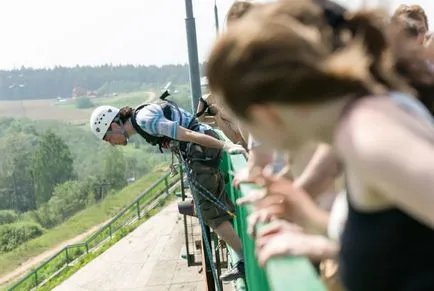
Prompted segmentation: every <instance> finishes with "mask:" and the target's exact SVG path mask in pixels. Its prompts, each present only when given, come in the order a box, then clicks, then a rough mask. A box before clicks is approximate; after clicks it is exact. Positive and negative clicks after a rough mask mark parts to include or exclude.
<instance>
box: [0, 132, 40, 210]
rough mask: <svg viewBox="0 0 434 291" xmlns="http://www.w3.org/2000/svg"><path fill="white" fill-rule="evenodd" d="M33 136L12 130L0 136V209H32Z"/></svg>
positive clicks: (33, 197) (33, 194)
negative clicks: (12, 131)
mask: <svg viewBox="0 0 434 291" xmlns="http://www.w3.org/2000/svg"><path fill="white" fill-rule="evenodd" d="M33 144H34V137H33V136H31V135H27V134H24V133H22V132H14V133H11V134H9V135H6V136H4V137H2V138H0V152H1V153H2V154H1V155H0V209H14V210H16V211H19V212H24V211H27V210H31V209H35V208H36V203H35V191H34V190H35V189H34V184H33V177H32V174H31V159H29V157H31V156H32V155H33V152H34V150H33V149H32V147H33Z"/></svg>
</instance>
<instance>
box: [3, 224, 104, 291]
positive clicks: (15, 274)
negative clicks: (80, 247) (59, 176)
mask: <svg viewBox="0 0 434 291" xmlns="http://www.w3.org/2000/svg"><path fill="white" fill-rule="evenodd" d="M107 222H108V221H107ZM107 222H103V223H101V224H98V225H96V226H94V227H92V228H90V229H89V230H87V231H86V232H83V233H82V234H80V235H78V236H76V237H74V238H72V239H70V240H67V241H64V242H62V243H61V244H59V245H57V246H55V247H54V248H52V249H51V250H48V251H46V252H43V253H42V254H39V255H37V256H35V257H33V258H31V259H29V260H27V261H25V262H24V263H22V264H21V266H20V267H18V268H17V269H15V270H13V271H12V272H10V273H7V274H6V275H4V276H2V277H1V278H0V288H3V287H5V286H4V285H6V284H8V283H10V282H11V281H14V280H16V279H18V278H19V277H21V276H23V275H24V274H25V273H27V272H28V271H29V270H31V269H32V268H34V267H36V266H37V265H39V264H40V263H42V262H43V261H44V260H46V259H48V258H49V257H51V256H53V255H54V254H56V253H57V252H58V251H60V250H61V249H63V248H64V247H66V246H67V245H71V244H75V243H79V242H81V241H82V240H83V239H85V238H86V237H87V236H88V235H90V234H92V233H94V232H95V231H97V230H98V229H99V228H100V227H102V226H103V225H104V224H105V223H107Z"/></svg>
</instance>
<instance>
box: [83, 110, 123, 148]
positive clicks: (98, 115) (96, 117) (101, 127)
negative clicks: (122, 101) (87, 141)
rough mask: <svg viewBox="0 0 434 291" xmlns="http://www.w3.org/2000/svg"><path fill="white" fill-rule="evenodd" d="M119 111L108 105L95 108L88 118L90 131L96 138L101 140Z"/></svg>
mask: <svg viewBox="0 0 434 291" xmlns="http://www.w3.org/2000/svg"><path fill="white" fill-rule="evenodd" d="M118 113H119V109H118V108H116V107H113V106H109V105H102V106H98V107H97V108H95V110H94V111H93V112H92V115H91V116H90V129H91V130H92V132H93V133H94V134H95V135H96V137H97V138H99V139H101V140H102V139H103V138H104V136H105V135H106V133H107V130H108V129H109V128H110V124H111V123H112V122H113V120H114V119H115V118H116V116H117V115H118Z"/></svg>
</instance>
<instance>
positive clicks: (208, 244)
mask: <svg viewBox="0 0 434 291" xmlns="http://www.w3.org/2000/svg"><path fill="white" fill-rule="evenodd" d="M179 157H180V159H181V161H182V162H183V164H184V167H185V168H186V172H187V173H188V174H187V181H188V184H189V186H190V189H191V193H192V195H193V202H194V205H195V208H196V209H197V210H198V211H197V216H198V218H199V223H200V227H201V229H202V233H203V235H202V237H203V240H204V245H205V251H206V252H207V257H208V263H209V265H210V266H211V272H212V276H213V278H214V282H215V284H216V285H217V290H218V291H221V290H222V288H221V286H220V281H219V278H217V270H216V267H215V265H214V260H213V254H212V250H211V242H210V241H209V239H208V236H206V235H205V233H206V229H205V224H204V222H203V218H202V213H201V211H200V208H199V202H198V200H197V193H196V191H194V189H193V187H192V184H193V180H192V176H191V174H190V171H191V169H190V168H189V167H188V164H187V163H186V162H185V161H184V159H183V158H182V155H179ZM202 187H203V186H202ZM195 189H196V190H198V189H197V188H195ZM197 192H199V193H200V191H197ZM208 192H209V191H208Z"/></svg>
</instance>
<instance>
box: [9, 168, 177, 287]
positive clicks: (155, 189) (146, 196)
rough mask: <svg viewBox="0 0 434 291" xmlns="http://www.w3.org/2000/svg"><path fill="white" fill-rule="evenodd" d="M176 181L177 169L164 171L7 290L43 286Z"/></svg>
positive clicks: (140, 213)
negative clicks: (89, 233)
mask: <svg viewBox="0 0 434 291" xmlns="http://www.w3.org/2000/svg"><path fill="white" fill-rule="evenodd" d="M179 180H180V174H179V172H178V173H177V174H176V175H174V176H172V175H171V173H167V174H165V175H164V176H162V177H161V178H160V179H159V180H157V181H156V182H155V183H154V184H153V185H152V186H151V187H150V188H148V189H147V190H146V191H145V192H143V193H142V194H140V196H138V197H137V198H136V199H135V200H134V201H133V202H132V203H131V204H130V205H128V206H127V207H125V208H124V209H123V210H122V211H121V212H119V213H118V214H117V215H116V216H115V217H114V218H113V219H112V220H110V222H108V223H107V224H106V225H104V226H103V227H101V228H100V229H99V230H98V231H97V232H95V233H94V234H93V235H92V236H90V237H89V238H88V239H86V240H85V241H83V242H82V243H78V244H72V245H68V246H66V247H64V248H63V249H62V250H60V251H59V252H58V253H56V254H55V255H54V256H52V257H50V258H49V259H48V260H46V261H45V262H44V263H42V264H41V265H40V266H38V267H37V268H36V269H34V270H32V271H31V272H30V273H28V274H27V275H26V276H25V277H23V278H22V279H20V280H19V281H18V282H16V283H15V284H13V285H12V286H11V287H9V289H8V290H9V291H12V290H31V289H33V288H36V287H38V286H41V285H43V284H44V283H46V282H47V281H48V280H49V279H51V278H53V277H54V276H56V275H57V274H59V273H60V272H61V271H62V270H64V269H65V268H66V267H67V266H68V265H70V264H72V263H73V262H74V261H76V260H77V259H79V258H80V257H82V256H83V255H86V254H88V253H89V252H91V251H92V250H95V249H97V248H98V247H99V246H102V244H103V242H105V241H106V240H108V239H110V238H112V236H113V235H114V234H115V233H116V232H117V231H119V230H120V229H122V228H124V227H125V226H127V225H130V224H131V223H133V222H135V221H137V220H139V219H140V218H142V217H143V216H144V215H146V214H147V212H149V211H150V210H151V209H153V208H155V207H156V206H157V205H158V202H159V198H160V196H162V195H167V196H168V195H169V194H170V191H171V190H170V189H171V188H172V186H174V185H175V184H176V183H177V182H178V181H179Z"/></svg>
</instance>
